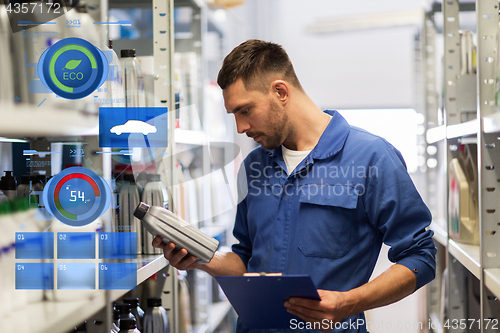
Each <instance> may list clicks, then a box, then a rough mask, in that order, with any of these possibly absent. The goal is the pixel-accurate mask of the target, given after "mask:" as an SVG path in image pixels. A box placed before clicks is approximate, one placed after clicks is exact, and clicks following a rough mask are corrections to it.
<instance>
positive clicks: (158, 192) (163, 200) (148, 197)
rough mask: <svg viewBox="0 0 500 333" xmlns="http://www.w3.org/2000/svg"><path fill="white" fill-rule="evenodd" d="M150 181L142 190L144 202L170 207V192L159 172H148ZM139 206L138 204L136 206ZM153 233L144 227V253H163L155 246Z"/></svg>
mask: <svg viewBox="0 0 500 333" xmlns="http://www.w3.org/2000/svg"><path fill="white" fill-rule="evenodd" d="M147 180H148V182H147V183H146V186H145V187H144V191H143V192H142V202H144V203H146V204H148V205H150V206H159V207H164V208H165V209H168V193H167V188H166V187H165V185H163V183H162V182H161V179H160V175H159V174H148V175H147ZM136 207H137V206H136ZM153 238H154V237H153V235H151V234H150V233H149V232H148V231H147V230H146V229H144V227H143V228H142V243H143V252H142V253H144V254H161V253H162V251H161V249H158V248H154V247H153V245H152V243H153Z"/></svg>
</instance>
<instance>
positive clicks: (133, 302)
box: [123, 297, 144, 331]
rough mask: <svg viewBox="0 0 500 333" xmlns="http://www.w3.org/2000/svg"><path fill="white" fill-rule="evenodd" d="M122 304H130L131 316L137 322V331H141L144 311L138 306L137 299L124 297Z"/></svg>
mask: <svg viewBox="0 0 500 333" xmlns="http://www.w3.org/2000/svg"><path fill="white" fill-rule="evenodd" d="M123 302H125V303H128V304H130V306H131V307H132V314H133V315H134V317H135V319H136V321H137V329H138V330H139V331H142V325H143V323H144V310H142V309H141V307H140V306H139V299H138V298H137V297H125V298H124V299H123Z"/></svg>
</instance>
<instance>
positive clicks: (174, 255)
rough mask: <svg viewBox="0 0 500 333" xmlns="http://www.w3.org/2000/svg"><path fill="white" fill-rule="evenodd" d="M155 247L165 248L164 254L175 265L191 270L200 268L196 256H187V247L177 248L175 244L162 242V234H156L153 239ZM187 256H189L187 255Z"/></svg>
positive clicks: (178, 267)
mask: <svg viewBox="0 0 500 333" xmlns="http://www.w3.org/2000/svg"><path fill="white" fill-rule="evenodd" d="M153 247H156V248H159V249H162V250H163V255H164V256H165V258H166V259H167V260H168V262H169V263H170V265H172V266H174V267H175V268H177V269H180V270H190V269H195V268H199V266H200V265H199V264H197V263H195V262H196V257H195V256H192V255H191V256H187V254H188V251H187V250H186V249H180V250H179V249H175V244H174V243H172V242H170V243H168V244H165V243H163V242H162V240H161V237H160V236H156V237H155V238H154V239H153ZM186 256H187V257H186Z"/></svg>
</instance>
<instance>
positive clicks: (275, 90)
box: [271, 80, 290, 105]
mask: <svg viewBox="0 0 500 333" xmlns="http://www.w3.org/2000/svg"><path fill="white" fill-rule="evenodd" d="M271 93H272V94H273V95H274V96H276V98H277V99H278V100H279V101H280V102H281V103H282V104H283V105H285V104H286V103H288V99H289V98H290V87H289V86H288V83H287V82H285V81H283V80H274V81H273V82H272V83H271Z"/></svg>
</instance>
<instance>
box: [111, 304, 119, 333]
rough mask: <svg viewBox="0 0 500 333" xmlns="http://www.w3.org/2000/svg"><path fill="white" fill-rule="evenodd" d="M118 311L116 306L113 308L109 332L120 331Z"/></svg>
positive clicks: (115, 332) (116, 332)
mask: <svg viewBox="0 0 500 333" xmlns="http://www.w3.org/2000/svg"><path fill="white" fill-rule="evenodd" d="M118 325H120V311H119V310H118V309H116V308H114V309H113V322H112V323H111V332H110V333H118V331H120V326H118Z"/></svg>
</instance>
